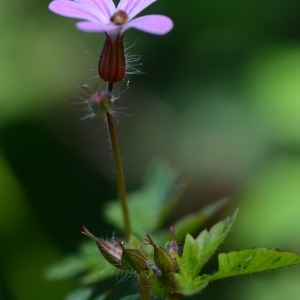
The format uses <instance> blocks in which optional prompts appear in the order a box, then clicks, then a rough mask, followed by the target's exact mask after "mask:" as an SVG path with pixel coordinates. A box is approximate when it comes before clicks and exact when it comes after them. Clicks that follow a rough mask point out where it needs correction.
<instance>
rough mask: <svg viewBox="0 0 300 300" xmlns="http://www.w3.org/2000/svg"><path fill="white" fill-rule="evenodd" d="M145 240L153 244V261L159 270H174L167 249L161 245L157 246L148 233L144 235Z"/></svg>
mask: <svg viewBox="0 0 300 300" xmlns="http://www.w3.org/2000/svg"><path fill="white" fill-rule="evenodd" d="M146 241H147V242H148V243H149V244H150V245H151V246H153V249H154V261H155V264H156V265H157V267H158V268H159V269H160V270H161V272H162V273H163V274H167V273H170V272H173V271H174V263H173V259H172V257H171V255H170V254H169V253H168V251H167V250H166V249H165V248H163V247H161V246H157V245H156V244H155V243H154V242H153V240H152V238H151V237H150V235H149V234H147V235H146Z"/></svg>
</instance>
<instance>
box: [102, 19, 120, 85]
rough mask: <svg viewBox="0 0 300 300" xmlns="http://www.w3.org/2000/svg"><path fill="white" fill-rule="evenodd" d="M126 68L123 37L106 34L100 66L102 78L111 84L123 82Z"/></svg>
mask: <svg viewBox="0 0 300 300" xmlns="http://www.w3.org/2000/svg"><path fill="white" fill-rule="evenodd" d="M116 18H117V17H116ZM118 18H119V17H118ZM120 18H121V17H120ZM125 68H126V66H125V54H124V46H123V35H122V34H118V35H117V36H111V35H109V34H107V33H106V40H105V43H104V46H103V49H102V52H101V55H100V59H99V65H98V73H99V76H100V78H102V79H103V80H104V81H106V82H109V83H114V82H117V81H121V80H122V79H123V78H124V75H125Z"/></svg>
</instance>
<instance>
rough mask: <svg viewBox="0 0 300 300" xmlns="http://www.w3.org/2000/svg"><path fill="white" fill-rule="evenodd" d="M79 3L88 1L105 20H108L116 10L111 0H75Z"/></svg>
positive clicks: (83, 3) (82, 3)
mask: <svg viewBox="0 0 300 300" xmlns="http://www.w3.org/2000/svg"><path fill="white" fill-rule="evenodd" d="M77 1H78V2H80V4H81V5H85V3H86V2H90V3H91V5H93V6H94V7H95V9H96V10H98V11H100V12H101V14H103V15H104V16H105V19H106V20H107V22H109V21H110V18H111V16H112V15H113V14H114V13H115V12H116V6H115V3H114V2H113V0H105V1H103V0H77Z"/></svg>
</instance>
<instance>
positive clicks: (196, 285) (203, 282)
mask: <svg viewBox="0 0 300 300" xmlns="http://www.w3.org/2000/svg"><path fill="white" fill-rule="evenodd" d="M175 278H176V281H177V284H178V285H179V288H180V292H181V293H182V294H184V295H185V296H191V295H194V294H197V293H200V292H201V291H202V290H203V289H204V288H205V287H206V286H207V285H208V282H209V281H208V280H207V278H206V277H205V276H197V277H195V278H193V279H191V278H189V277H185V276H182V275H181V274H178V273H177V274H175Z"/></svg>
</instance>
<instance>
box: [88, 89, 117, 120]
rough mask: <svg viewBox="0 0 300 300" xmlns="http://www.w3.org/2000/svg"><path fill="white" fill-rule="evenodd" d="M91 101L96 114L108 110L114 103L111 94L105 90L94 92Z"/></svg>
mask: <svg viewBox="0 0 300 300" xmlns="http://www.w3.org/2000/svg"><path fill="white" fill-rule="evenodd" d="M89 102H90V105H91V108H92V110H93V112H94V114H95V115H96V116H99V115H101V114H103V113H106V112H108V111H109V110H110V107H111V105H112V100H111V95H110V94H109V93H107V92H104V91H97V92H95V93H94V94H92V95H91V98H90V100H89Z"/></svg>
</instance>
